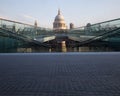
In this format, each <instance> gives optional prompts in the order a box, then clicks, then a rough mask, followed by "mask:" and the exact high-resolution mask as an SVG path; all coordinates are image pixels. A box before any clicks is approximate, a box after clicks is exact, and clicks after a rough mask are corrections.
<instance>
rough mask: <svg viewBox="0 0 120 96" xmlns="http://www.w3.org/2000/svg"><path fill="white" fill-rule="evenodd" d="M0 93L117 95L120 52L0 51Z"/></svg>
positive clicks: (12, 95)
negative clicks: (25, 52) (0, 52)
mask: <svg viewBox="0 0 120 96" xmlns="http://www.w3.org/2000/svg"><path fill="white" fill-rule="evenodd" d="M0 96H120V53H98V54H97V53H88V54H87V53H85V54H84V53H79V54H78V53H76V54H75V53H74V54H72V53H46V54H44V53H41V54H35V53H34V54H24V55H23V54H11V55H10V54H9V55H4V54H1V55H0Z"/></svg>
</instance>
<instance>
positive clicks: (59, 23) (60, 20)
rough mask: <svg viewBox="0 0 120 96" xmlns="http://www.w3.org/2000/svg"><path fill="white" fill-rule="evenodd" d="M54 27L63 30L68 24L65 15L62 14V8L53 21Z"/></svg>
mask: <svg viewBox="0 0 120 96" xmlns="http://www.w3.org/2000/svg"><path fill="white" fill-rule="evenodd" d="M53 29H54V30H62V29H66V24H65V20H64V17H63V15H61V12H60V10H58V14H57V16H56V17H55V20H54V22H53Z"/></svg>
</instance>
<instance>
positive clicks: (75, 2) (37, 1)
mask: <svg viewBox="0 0 120 96" xmlns="http://www.w3.org/2000/svg"><path fill="white" fill-rule="evenodd" d="M58 8H60V9H61V12H62V14H63V16H64V18H65V21H66V23H67V25H69V23H70V22H72V23H74V24H75V26H76V27H79V26H84V25H86V23H89V22H90V23H97V22H101V21H106V20H110V19H115V18H119V17H120V12H119V11H120V0H0V17H2V18H6V19H10V20H16V21H20V22H23V23H28V24H33V23H34V21H35V20H37V22H38V25H39V26H42V27H51V28H52V24H53V21H54V18H55V16H56V15H57V11H58Z"/></svg>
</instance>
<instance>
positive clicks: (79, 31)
mask: <svg viewBox="0 0 120 96" xmlns="http://www.w3.org/2000/svg"><path fill="white" fill-rule="evenodd" d="M117 28H120V18H118V19H114V20H109V21H105V22H100V23H96V24H90V23H89V24H87V26H83V27H79V28H75V29H71V30H69V32H70V34H73V35H75V34H76V35H77V36H80V35H99V34H101V33H105V32H108V31H112V30H114V29H117Z"/></svg>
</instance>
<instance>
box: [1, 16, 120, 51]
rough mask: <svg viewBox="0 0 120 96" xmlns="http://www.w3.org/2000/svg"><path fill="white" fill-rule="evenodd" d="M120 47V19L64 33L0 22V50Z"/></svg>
mask: <svg viewBox="0 0 120 96" xmlns="http://www.w3.org/2000/svg"><path fill="white" fill-rule="evenodd" d="M61 43H65V46H70V47H76V46H114V47H119V46H120V18H117V19H114V20H109V21H104V22H100V23H96V24H87V26H83V27H78V28H74V29H67V30H61V31H58V32H56V31H54V30H53V29H49V28H43V27H37V26H34V25H29V24H24V23H21V22H16V21H12V20H6V19H3V18H0V50H2V51H1V52H4V50H7V49H10V48H19V47H26V46H27V47H28V46H29V47H34V46H36V47H38V48H39V47H41V46H42V47H43V48H52V47H53V48H54V47H57V46H61Z"/></svg>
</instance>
